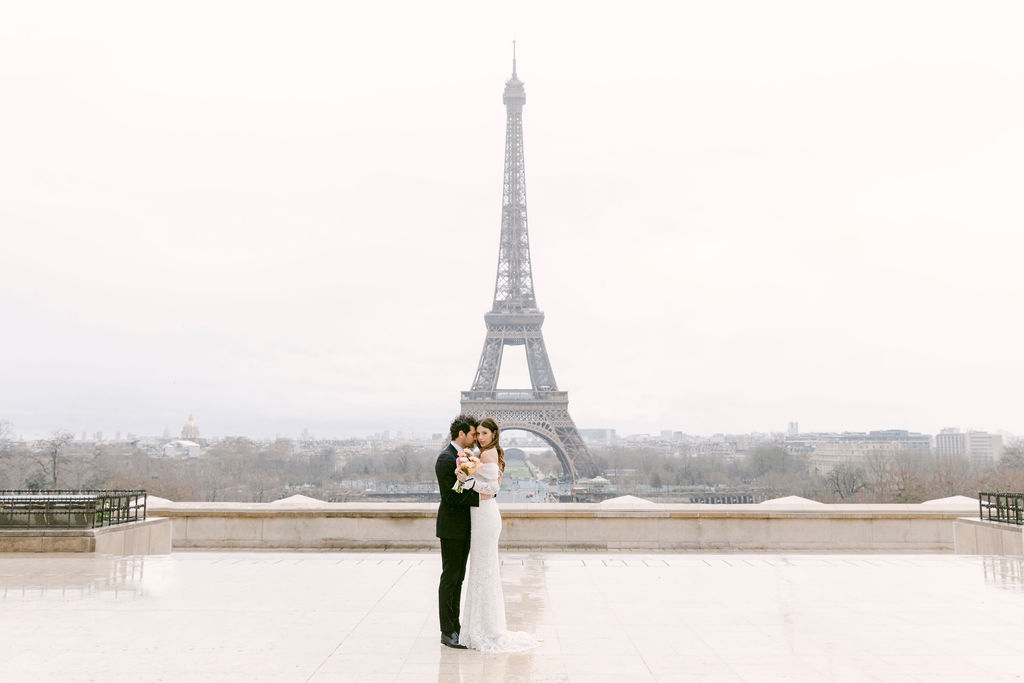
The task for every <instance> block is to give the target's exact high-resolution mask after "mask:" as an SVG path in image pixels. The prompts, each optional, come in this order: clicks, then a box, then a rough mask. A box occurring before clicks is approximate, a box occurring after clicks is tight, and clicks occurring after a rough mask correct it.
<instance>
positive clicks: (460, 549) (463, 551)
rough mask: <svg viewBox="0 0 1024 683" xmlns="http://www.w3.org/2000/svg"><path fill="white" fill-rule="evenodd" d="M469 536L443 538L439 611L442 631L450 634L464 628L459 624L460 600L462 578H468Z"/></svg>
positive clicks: (438, 595)
mask: <svg viewBox="0 0 1024 683" xmlns="http://www.w3.org/2000/svg"><path fill="white" fill-rule="evenodd" d="M468 558H469V538H442V539H441V582H440V584H438V586H437V612H438V617H439V618H440V621H441V633H446V634H450V633H452V632H453V631H458V630H460V629H461V628H462V626H461V624H459V601H460V599H461V598H462V580H463V579H465V578H466V560H467V559H468Z"/></svg>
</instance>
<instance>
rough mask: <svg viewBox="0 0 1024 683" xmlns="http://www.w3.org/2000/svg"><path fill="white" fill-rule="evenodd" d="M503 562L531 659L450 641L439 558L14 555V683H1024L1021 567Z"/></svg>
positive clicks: (7, 648) (8, 566)
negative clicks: (443, 631) (529, 638)
mask: <svg viewBox="0 0 1024 683" xmlns="http://www.w3.org/2000/svg"><path fill="white" fill-rule="evenodd" d="M502 557H503V565H502V578H503V582H504V588H505V600H506V606H507V612H508V618H509V622H510V623H509V625H510V627H512V628H516V629H525V630H529V631H532V632H535V633H537V634H539V635H540V636H541V637H542V638H543V639H544V643H543V645H542V646H541V647H540V648H538V649H536V650H534V651H531V652H528V653H523V654H510V655H482V654H479V653H477V652H474V651H456V650H450V649H448V648H446V647H444V646H442V645H441V644H440V643H439V642H438V639H439V637H438V627H437V611H436V595H437V578H438V575H439V573H440V569H441V563H440V557H439V555H438V554H437V553H431V552H424V553H394V552H388V553H271V552H262V553H261V552H175V553H173V554H171V555H164V556H148V557H112V556H89V555H64V554H49V555H25V554H21V555H17V554H13V555H12V554H8V555H2V556H0V604H2V609H3V614H4V617H5V618H4V619H3V620H0V660H2V667H3V672H4V678H5V679H8V680H31V681H62V682H64V681H87V680H112V679H113V675H114V674H117V675H119V676H121V677H124V676H126V675H130V676H132V678H133V679H134V680H142V681H156V680H159V681H197V680H198V681H218V682H225V681H227V682H230V681H239V682H241V681H246V682H247V683H248V682H249V681H284V682H288V681H296V682H302V681H361V682H362V681H371V682H372V681H389V682H390V681H396V682H397V681H477V680H496V681H504V680H509V681H514V680H520V681H587V682H588V683H590V682H594V681H616V683H619V682H621V681H697V682H703V681H715V682H721V683H725V682H729V683H740V682H741V681H751V682H752V681H757V682H758V683H763V682H770V681H858V682H860V681H899V682H901V683H903V682H914V681H950V682H952V681H968V680H984V681H1021V680H1024V644H1022V642H1024V641H1022V639H1021V633H1024V558H1021V557H1006V556H967V555H952V554H930V555H875V554H871V555H867V554H863V555H833V554H823V555H806V554H789V555H779V554H708V553H700V554H613V553H600V554H597V553H595V554H571V553H543V554H526V553H505V554H503V556H502Z"/></svg>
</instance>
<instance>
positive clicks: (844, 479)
mask: <svg viewBox="0 0 1024 683" xmlns="http://www.w3.org/2000/svg"><path fill="white" fill-rule="evenodd" d="M825 486H827V487H828V490H829V491H831V492H832V493H834V494H836V495H837V496H839V497H840V498H841V499H843V500H846V499H847V498H852V497H853V496H854V495H856V494H857V492H858V491H863V490H864V489H866V488H867V487H868V481H867V477H866V476H865V474H864V470H863V469H861V468H860V467H857V466H856V465H853V464H852V463H847V462H843V463H839V464H838V465H836V466H835V467H833V468H832V471H831V472H829V473H828V474H827V475H825Z"/></svg>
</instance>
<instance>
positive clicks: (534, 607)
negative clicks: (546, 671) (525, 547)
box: [437, 555, 546, 683]
mask: <svg viewBox="0 0 1024 683" xmlns="http://www.w3.org/2000/svg"><path fill="white" fill-rule="evenodd" d="M501 579H502V581H501V583H502V590H503V591H504V594H505V616H506V620H507V627H508V629H509V630H513V631H527V632H528V633H533V634H537V635H540V634H539V626H540V624H541V622H543V620H544V593H545V590H546V586H545V582H544V559H543V557H542V556H539V555H530V556H526V557H523V556H519V557H504V558H502V562H501ZM440 648H441V660H440V662H439V663H438V668H437V681H438V683H449V682H459V683H461V682H463V681H465V682H467V683H468V682H469V681H474V682H475V681H532V680H534V678H535V676H534V675H533V674H534V657H535V653H536V650H528V651H526V652H502V653H498V654H484V653H481V652H477V651H475V650H454V649H452V648H449V647H444V646H443V645H440Z"/></svg>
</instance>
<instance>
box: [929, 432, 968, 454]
mask: <svg viewBox="0 0 1024 683" xmlns="http://www.w3.org/2000/svg"><path fill="white" fill-rule="evenodd" d="M965 437H966V434H964V433H963V432H961V431H960V430H959V429H957V428H956V427H947V428H945V429H943V430H941V431H940V432H939V433H938V434H936V435H935V453H936V454H937V455H954V456H955V455H967V439H966V438H965Z"/></svg>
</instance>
